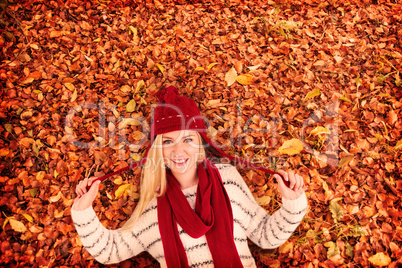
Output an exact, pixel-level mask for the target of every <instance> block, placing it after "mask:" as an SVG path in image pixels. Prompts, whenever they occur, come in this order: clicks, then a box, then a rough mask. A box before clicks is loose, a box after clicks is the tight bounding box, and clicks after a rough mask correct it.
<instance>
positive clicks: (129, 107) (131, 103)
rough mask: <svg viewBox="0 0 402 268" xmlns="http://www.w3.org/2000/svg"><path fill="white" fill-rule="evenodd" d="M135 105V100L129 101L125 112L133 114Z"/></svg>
mask: <svg viewBox="0 0 402 268" xmlns="http://www.w3.org/2000/svg"><path fill="white" fill-rule="evenodd" d="M136 105H137V103H136V102H135V100H130V101H129V102H128V103H127V106H126V111H127V112H128V113H132V112H134V110H135V107H136Z"/></svg>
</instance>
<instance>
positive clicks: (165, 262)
mask: <svg viewBox="0 0 402 268" xmlns="http://www.w3.org/2000/svg"><path fill="white" fill-rule="evenodd" d="M158 97H159V99H160V100H161V102H160V103H159V104H158V106H157V107H156V109H155V114H154V118H153V123H152V126H151V146H150V147H149V148H148V149H147V151H146V153H145V157H144V159H145V161H142V162H141V164H143V169H142V178H141V187H140V200H139V202H138V204H137V206H136V208H135V210H134V212H133V214H132V216H131V217H130V219H129V220H128V221H127V222H126V223H125V224H124V226H123V227H122V228H121V229H118V230H109V229H106V228H104V227H103V226H102V224H101V223H100V221H99V220H98V218H97V217H96V214H95V212H94V210H93V209H92V206H91V204H92V202H93V200H94V198H95V197H96V194H97V192H98V189H99V183H100V180H97V179H96V178H90V179H84V180H83V181H81V182H80V183H79V184H78V185H77V188H76V192H77V198H76V199H75V201H74V205H73V208H72V218H73V221H74V224H75V226H76V229H77V232H78V234H79V236H80V238H81V241H82V243H83V245H84V247H85V248H86V249H87V250H88V251H89V253H91V255H92V256H94V257H95V259H96V260H98V261H99V262H101V263H105V264H107V263H118V262H121V261H123V260H125V259H128V258H131V257H133V256H135V255H137V254H139V253H141V252H142V251H147V252H149V253H150V254H151V255H152V256H153V257H154V258H155V259H156V260H157V261H158V262H159V263H160V264H161V267H212V266H215V267H255V261H254V259H253V257H252V255H251V253H250V250H249V248H248V243H247V239H248V238H249V239H251V240H252V241H253V242H254V243H255V244H257V245H258V246H260V247H262V248H276V247H278V246H280V245H281V244H282V243H284V242H285V241H286V240H287V239H288V238H289V237H290V235H291V234H292V233H293V231H294V230H295V229H296V227H297V226H298V225H299V223H300V221H301V220H302V218H303V217H304V215H305V213H306V209H307V199H306V195H305V193H304V189H303V186H304V185H303V179H302V177H301V176H299V175H295V174H293V173H292V172H285V171H279V173H277V174H275V175H274V176H275V177H276V178H277V180H278V183H279V190H280V192H281V194H282V207H281V208H280V209H279V210H278V211H277V212H275V213H274V214H273V215H268V214H267V213H266V212H265V210H264V209H263V208H261V207H260V206H259V205H258V204H257V202H256V201H255V200H254V198H253V196H252V194H251V192H250V190H249V188H248V187H247V185H246V183H245V182H244V180H243V179H242V177H241V176H240V174H239V173H238V171H237V170H236V168H235V167H234V166H230V165H222V164H217V165H214V164H212V163H211V161H210V160H209V159H208V158H206V157H205V150H208V151H213V152H214V154H217V155H220V156H225V157H229V158H230V159H232V160H236V161H242V162H243V163H247V162H246V161H244V160H241V159H238V158H234V157H233V156H229V155H227V154H225V153H224V152H222V151H221V150H219V149H218V148H216V147H214V146H213V144H212V143H211V142H210V140H209V139H208V137H207V136H206V133H205V131H206V127H205V124H204V122H203V120H202V117H201V116H200V113H199V110H198V108H197V106H196V104H195V102H194V101H192V100H190V99H188V98H185V97H182V96H180V95H178V91H177V89H176V88H174V87H168V88H165V89H163V90H162V91H161V92H159V93H158ZM248 164H250V163H248ZM250 166H251V167H252V168H259V169H263V170H265V169H264V168H262V167H255V166H253V165H252V164H250ZM281 176H282V178H283V180H285V181H287V182H289V187H287V186H286V185H285V182H284V181H283V180H282V178H281ZM88 187H90V188H89V190H88Z"/></svg>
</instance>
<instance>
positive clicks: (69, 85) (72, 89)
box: [64, 83, 75, 91]
mask: <svg viewBox="0 0 402 268" xmlns="http://www.w3.org/2000/svg"><path fill="white" fill-rule="evenodd" d="M64 86H65V87H66V88H68V89H69V90H71V91H74V90H75V86H74V85H73V84H71V83H64Z"/></svg>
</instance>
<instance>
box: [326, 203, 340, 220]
mask: <svg viewBox="0 0 402 268" xmlns="http://www.w3.org/2000/svg"><path fill="white" fill-rule="evenodd" d="M329 211H331V214H332V218H333V219H334V220H335V221H336V222H339V221H340V220H341V219H342V217H343V208H342V207H341V205H339V204H338V203H337V202H333V201H332V202H331V203H330V204H329Z"/></svg>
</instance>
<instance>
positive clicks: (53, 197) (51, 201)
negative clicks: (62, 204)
mask: <svg viewBox="0 0 402 268" xmlns="http://www.w3.org/2000/svg"><path fill="white" fill-rule="evenodd" d="M55 171H56V170H55ZM60 198H61V192H58V193H57V195H55V196H52V197H49V202H50V203H56V202H57V201H59V200H60Z"/></svg>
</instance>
